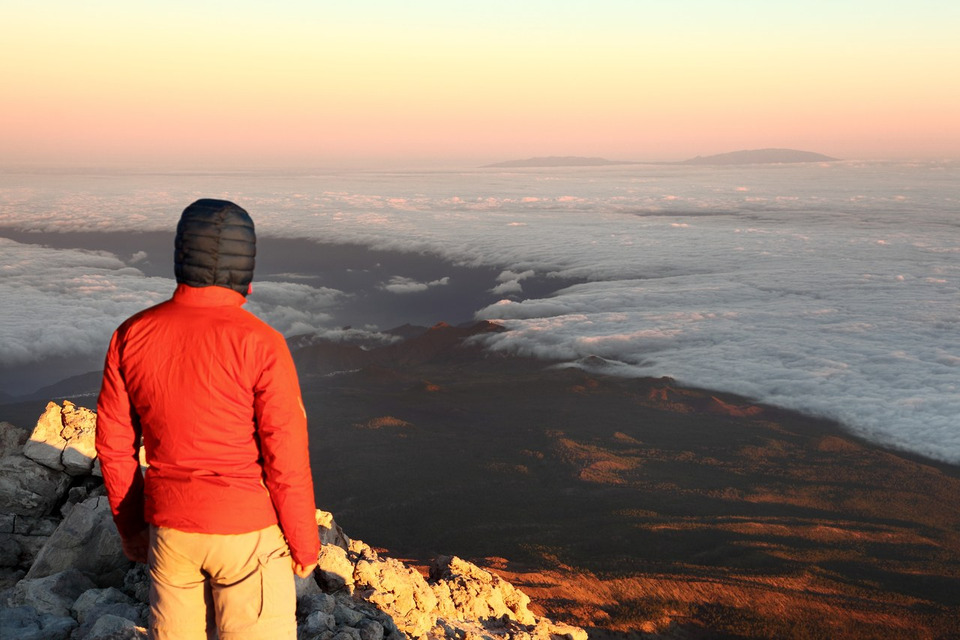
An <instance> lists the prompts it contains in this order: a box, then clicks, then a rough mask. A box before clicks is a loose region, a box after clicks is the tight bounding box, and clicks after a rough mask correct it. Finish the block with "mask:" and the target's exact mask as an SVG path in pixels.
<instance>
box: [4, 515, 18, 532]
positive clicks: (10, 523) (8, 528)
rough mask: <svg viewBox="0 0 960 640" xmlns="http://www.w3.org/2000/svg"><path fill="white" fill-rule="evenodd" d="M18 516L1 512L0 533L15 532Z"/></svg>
mask: <svg viewBox="0 0 960 640" xmlns="http://www.w3.org/2000/svg"><path fill="white" fill-rule="evenodd" d="M16 521H17V516H16V515H14V514H12V513H0V533H13V527H14V523H16Z"/></svg>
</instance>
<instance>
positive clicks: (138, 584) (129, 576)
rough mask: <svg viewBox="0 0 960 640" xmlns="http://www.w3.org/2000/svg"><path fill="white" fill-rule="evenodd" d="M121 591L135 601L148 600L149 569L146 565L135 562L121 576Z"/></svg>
mask: <svg viewBox="0 0 960 640" xmlns="http://www.w3.org/2000/svg"><path fill="white" fill-rule="evenodd" d="M123 591H124V593H129V594H130V595H131V596H132V597H133V599H134V600H136V601H137V602H140V603H143V604H146V603H148V602H150V570H149V569H148V568H147V565H145V564H141V563H136V564H134V565H133V566H131V567H130V569H128V570H127V573H126V575H124V576H123Z"/></svg>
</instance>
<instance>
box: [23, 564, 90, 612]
mask: <svg viewBox="0 0 960 640" xmlns="http://www.w3.org/2000/svg"><path fill="white" fill-rule="evenodd" d="M95 586H96V585H94V584H93V582H92V581H91V580H90V579H89V578H87V577H86V576H84V575H83V574H82V573H80V572H79V571H77V570H76V569H68V570H67V571H61V572H60V573H56V574H54V575H52V576H46V577H44V578H37V579H27V578H24V579H23V580H21V581H20V582H18V583H17V585H16V586H15V587H14V588H13V589H12V592H11V594H10V597H9V599H8V601H7V604H8V605H10V606H14V607H18V606H22V605H29V606H32V607H33V608H35V609H36V610H37V611H38V612H40V613H49V614H50V615H54V616H69V615H70V608H71V607H72V606H73V603H74V602H76V601H77V598H79V597H80V595H81V594H82V593H83V592H84V591H88V590H90V589H93V588H94V587H95Z"/></svg>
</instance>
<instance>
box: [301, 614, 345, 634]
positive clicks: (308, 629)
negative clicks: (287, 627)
mask: <svg viewBox="0 0 960 640" xmlns="http://www.w3.org/2000/svg"><path fill="white" fill-rule="evenodd" d="M336 628H337V623H336V620H334V617H333V616H332V615H330V614H329V613H324V612H323V611H314V612H312V613H310V614H309V615H308V616H306V617H305V618H303V621H302V622H301V623H300V624H299V625H297V637H298V638H314V637H316V636H318V635H320V634H321V633H323V632H324V631H333V630H334V629H336Z"/></svg>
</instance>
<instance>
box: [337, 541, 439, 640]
mask: <svg viewBox="0 0 960 640" xmlns="http://www.w3.org/2000/svg"><path fill="white" fill-rule="evenodd" d="M353 576H354V588H355V589H356V592H355V593H356V596H358V597H360V598H362V599H363V600H364V601H366V602H369V603H370V604H372V605H374V606H375V607H377V608H378V609H380V610H381V611H383V612H384V613H386V614H387V615H388V616H390V617H391V618H393V621H394V623H395V624H396V625H397V628H399V629H400V631H402V632H403V633H404V634H406V635H408V636H412V637H414V638H422V637H425V636H427V635H428V634H429V633H430V630H431V629H432V628H433V627H434V626H435V625H436V623H437V614H438V610H437V597H436V595H435V594H434V592H433V590H432V589H431V588H430V585H428V584H427V581H426V580H424V578H423V576H422V575H420V573H419V572H417V570H416V569H413V568H412V567H408V566H407V565H405V564H403V563H402V562H400V561H399V560H396V559H394V558H380V557H378V556H377V554H376V553H375V552H374V551H373V549H370V548H369V547H368V548H367V549H366V550H365V551H364V553H363V554H362V555H361V556H360V558H359V559H358V561H357V563H356V566H355V569H354V574H353Z"/></svg>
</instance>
